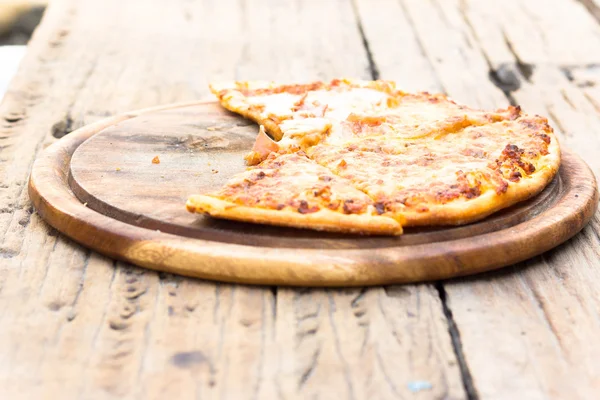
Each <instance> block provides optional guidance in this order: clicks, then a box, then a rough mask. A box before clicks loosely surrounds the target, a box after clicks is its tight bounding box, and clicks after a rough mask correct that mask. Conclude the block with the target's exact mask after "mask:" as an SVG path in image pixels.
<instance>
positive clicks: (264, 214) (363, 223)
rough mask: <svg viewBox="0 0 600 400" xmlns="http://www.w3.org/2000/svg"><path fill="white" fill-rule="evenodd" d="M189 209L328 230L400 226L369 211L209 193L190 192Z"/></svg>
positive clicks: (398, 229)
mask: <svg viewBox="0 0 600 400" xmlns="http://www.w3.org/2000/svg"><path fill="white" fill-rule="evenodd" d="M186 208H187V210H188V211H189V212H193V213H200V214H208V215H210V216H212V217H217V218H226V219H232V220H237V221H244V222H253V223H262V224H270V225H280V226H291V227H296V228H309V229H315V230H320V231H329V232H350V233H359V234H369V235H400V234H402V226H401V225H400V223H398V222H397V221H396V220H394V219H392V218H389V217H382V216H377V215H369V214H341V213H339V212H334V211H331V210H328V209H321V210H319V211H317V212H314V213H309V214H300V213H298V212H296V211H288V210H285V209H284V210H272V209H267V208H256V207H248V206H242V205H238V204H235V203H233V202H230V201H225V200H221V199H217V198H215V197H211V196H205V195H195V196H191V197H190V198H189V199H188V201H187V203H186Z"/></svg>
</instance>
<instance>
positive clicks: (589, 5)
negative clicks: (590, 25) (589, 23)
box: [576, 0, 600, 24]
mask: <svg viewBox="0 0 600 400" xmlns="http://www.w3.org/2000/svg"><path fill="white" fill-rule="evenodd" d="M576 1H578V2H579V3H581V5H582V6H584V7H585V9H586V10H587V11H588V12H589V13H590V15H591V16H592V17H594V19H595V20H596V22H598V23H599V24H600V7H598V6H597V5H596V3H594V0H576Z"/></svg>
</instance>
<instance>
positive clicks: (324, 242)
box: [29, 102, 598, 286]
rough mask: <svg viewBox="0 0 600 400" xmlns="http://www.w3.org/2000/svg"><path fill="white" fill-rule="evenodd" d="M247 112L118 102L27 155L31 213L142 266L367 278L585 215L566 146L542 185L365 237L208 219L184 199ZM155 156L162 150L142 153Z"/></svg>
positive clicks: (526, 242) (225, 169)
mask: <svg viewBox="0 0 600 400" xmlns="http://www.w3.org/2000/svg"><path fill="white" fill-rule="evenodd" d="M256 133H257V127H256V125H255V124H253V123H251V122H249V121H247V120H244V119H243V118H241V117H238V116H236V115H234V114H231V113H229V112H227V111H225V110H223V109H222V108H221V107H220V106H219V105H218V104H216V103H214V102H196V103H189V104H179V105H171V106H166V107H159V108H153V109H147V110H141V111H136V112H131V113H127V114H124V115H121V116H117V117H114V118H109V119H106V120H103V121H100V122H98V123H95V124H92V125H89V126H86V127H83V128H81V129H79V130H77V131H74V132H72V133H71V134H69V135H68V136H66V137H64V138H62V139H61V140H59V141H58V142H57V143H55V144H54V145H52V146H50V147H49V148H48V149H47V150H46V151H45V152H44V153H43V154H42V156H40V157H39V158H38V159H37V160H36V162H35V164H34V166H33V169H32V173H31V179H30V182H29V193H30V197H31V199H32V200H33V203H34V205H35V207H36V209H37V210H38V212H39V214H40V215H41V216H42V217H43V218H44V219H45V220H46V221H47V222H48V223H50V224H51V225H52V226H53V227H55V228H56V229H57V230H59V231H60V232H62V233H64V234H65V235H67V236H69V237H70V238H72V239H73V240H75V241H77V242H79V243H81V244H83V245H84V246H87V247H89V248H92V249H94V250H96V251H98V252H100V253H103V254H106V255H108V256H110V257H113V258H117V259H122V260H126V261H129V262H131V263H133V264H137V265H140V266H143V267H147V268H152V269H156V270H161V271H167V272H172V273H177V274H182V275H188V276H194V277H200V278H205V279H213V280H220V281H228V282H240V283H250V284H269V285H272V284H277V285H294V286H364V285H378V284H391V283H401V282H415V281H425V280H437V279H445V278H450V277H455V276H462V275H469V274H475V273H479V272H482V271H489V270H492V269H495V268H499V267H502V266H506V265H509V264H513V263H516V262H519V261H522V260H525V259H527V258H530V257H533V256H535V255H538V254H540V253H542V252H544V251H547V250H549V249H551V248H553V247H555V246H557V245H558V244H560V243H562V242H564V241H566V240H567V239H569V238H570V237H572V236H573V235H575V234H576V233H577V232H578V231H580V230H581V229H582V228H583V227H584V226H585V224H586V223H587V222H588V221H589V219H590V218H591V217H592V215H593V213H594V212H595V210H596V207H597V203H598V191H597V188H596V180H595V178H594V175H593V173H592V172H591V171H590V169H589V168H588V167H587V165H586V164H585V163H584V162H583V161H582V160H581V159H580V158H579V157H578V156H576V155H574V154H573V153H571V152H569V151H567V150H565V149H563V158H562V166H561V168H560V171H559V174H558V175H557V177H556V178H555V179H554V181H553V182H552V183H551V184H550V185H548V187H547V188H546V189H545V190H544V191H543V192H542V193H540V194H539V195H538V196H536V197H534V198H532V199H530V200H528V201H526V202H523V203H521V204H518V205H517V206H514V207H511V208H509V209H506V210H504V211H502V212H499V213H497V214H495V215H493V216H491V217H488V218H487V219H485V220H483V221H480V222H478V223H474V224H469V225H465V226H461V227H450V228H435V229H434V228H431V229H406V231H405V234H404V235H402V236H400V237H368V236H356V235H341V234H330V233H322V232H315V231H310V230H300V229H287V228H279V227H271V226H262V225H254V224H244V223H238V222H232V221H224V220H216V219H212V218H208V217H202V216H199V215H194V214H191V213H188V212H187V211H186V210H185V207H184V204H185V200H186V199H187V197H188V196H189V195H190V194H198V193H202V192H205V191H208V190H211V189H215V188H217V187H219V186H220V185H222V184H223V183H224V182H225V181H226V180H227V179H228V178H229V177H231V176H232V175H233V174H235V173H237V172H239V171H242V170H243V169H244V168H245V165H244V161H243V155H244V154H245V153H246V152H247V151H248V150H249V149H250V148H251V146H252V143H253V141H254V137H255V135H256ZM155 156H158V157H159V159H160V164H154V163H152V159H153V158H154V157H155Z"/></svg>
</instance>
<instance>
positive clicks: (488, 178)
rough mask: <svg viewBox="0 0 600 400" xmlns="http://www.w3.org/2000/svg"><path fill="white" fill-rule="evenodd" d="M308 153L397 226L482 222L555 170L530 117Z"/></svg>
mask: <svg viewBox="0 0 600 400" xmlns="http://www.w3.org/2000/svg"><path fill="white" fill-rule="evenodd" d="M308 154H309V157H310V158H311V159H313V160H315V161H316V162H318V163H319V164H321V165H323V166H324V167H326V168H327V169H329V170H331V171H332V172H333V173H334V174H336V175H338V176H340V177H342V178H345V179H347V180H349V181H350V182H352V184H353V185H354V187H356V188H357V189H359V190H361V191H363V192H364V193H367V194H368V195H369V196H370V197H371V199H372V200H373V201H374V202H375V204H376V205H377V206H378V207H379V208H382V209H383V210H384V211H385V213H386V215H389V214H391V215H392V216H393V217H394V218H402V219H404V220H405V226H416V225H460V224H464V223H468V222H472V221H476V220H479V219H482V218H484V217H486V216H488V215H490V214H492V213H493V212H495V211H498V210H500V209H503V208H506V207H508V206H510V205H512V204H515V203H516V202H518V201H522V200H525V199H527V198H529V197H531V196H533V195H535V194H537V193H539V192H540V191H541V190H542V189H543V188H544V187H545V186H546V185H547V184H548V183H549V182H550V180H551V179H552V178H553V177H554V175H555V174H556V171H557V170H558V167H559V164H560V148H559V146H558V142H557V141H556V138H554V135H553V133H552V129H551V128H550V126H549V125H548V124H547V120H545V119H544V118H540V117H530V116H526V117H521V118H518V119H516V120H507V121H501V122H495V123H490V124H487V125H482V126H472V127H467V128H465V129H462V130H460V131H457V132H454V133H450V134H437V135H433V136H431V137H429V138H428V139H427V140H424V139H419V140H404V139H402V138H386V137H381V136H375V137H368V138H361V139H357V140H354V141H350V142H347V143H345V145H344V146H343V147H340V146H331V145H327V144H321V145H318V146H315V147H313V148H311V149H310V150H309V153H308Z"/></svg>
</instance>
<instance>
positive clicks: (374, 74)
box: [351, 0, 380, 80]
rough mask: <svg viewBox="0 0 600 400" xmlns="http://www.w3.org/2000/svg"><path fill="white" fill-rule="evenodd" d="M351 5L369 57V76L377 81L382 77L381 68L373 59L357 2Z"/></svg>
mask: <svg viewBox="0 0 600 400" xmlns="http://www.w3.org/2000/svg"><path fill="white" fill-rule="evenodd" d="M351 3H352V11H353V12H354V17H355V19H356V27H357V28H358V32H359V34H360V38H361V40H362V44H363V47H364V48H365V53H366V55H367V61H368V62H369V74H370V75H371V79H374V80H377V79H379V77H380V74H379V68H377V64H376V63H375V59H374V58H373V52H372V51H371V47H370V46H369V41H368V40H367V35H366V34H365V30H364V28H363V23H362V20H361V19H360V14H359V12H358V7H357V5H356V0H351Z"/></svg>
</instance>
